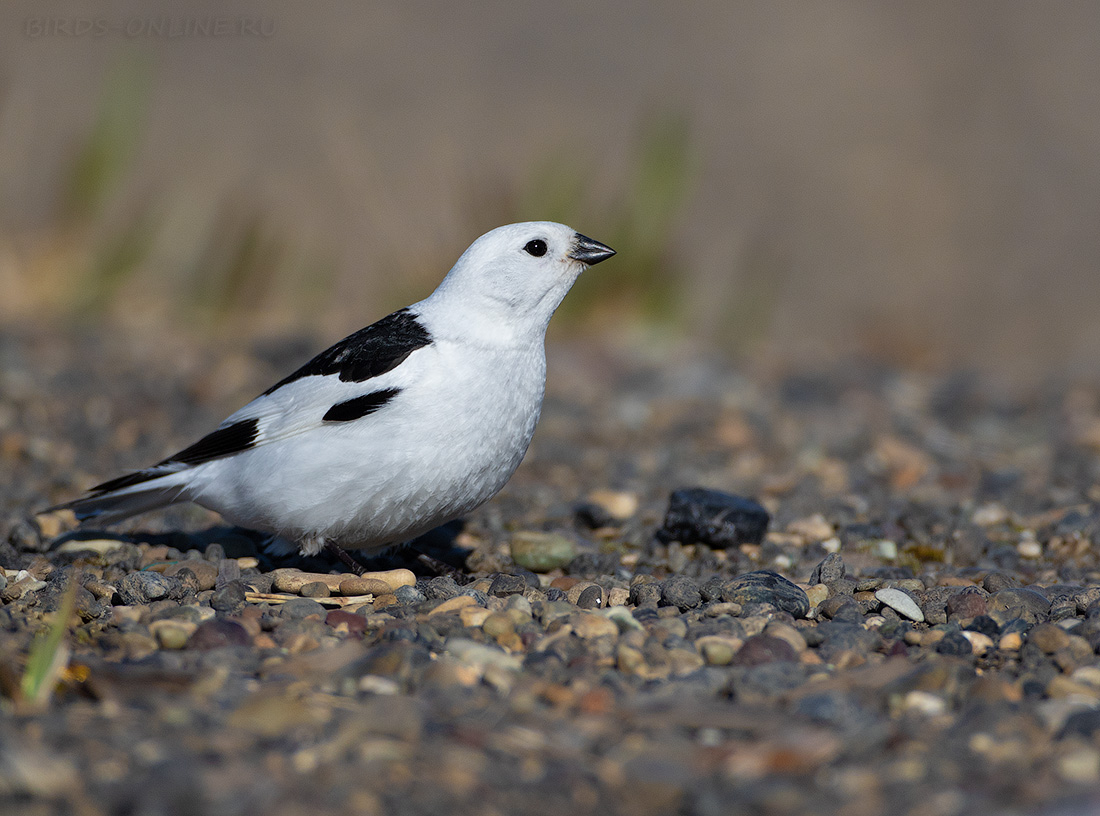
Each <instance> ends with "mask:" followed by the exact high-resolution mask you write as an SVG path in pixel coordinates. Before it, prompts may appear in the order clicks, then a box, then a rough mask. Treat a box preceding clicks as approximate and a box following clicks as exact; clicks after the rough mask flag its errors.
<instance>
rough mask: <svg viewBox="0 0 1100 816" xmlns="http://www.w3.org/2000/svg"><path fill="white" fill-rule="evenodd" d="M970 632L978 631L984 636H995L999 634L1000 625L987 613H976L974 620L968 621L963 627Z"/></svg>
mask: <svg viewBox="0 0 1100 816" xmlns="http://www.w3.org/2000/svg"><path fill="white" fill-rule="evenodd" d="M963 628H964V629H967V630H969V631H971V632H980V633H981V634H983V635H985V636H986V637H991V638H996V637H997V636H998V635H1000V634H1001V627H1000V626H998V625H997V621H995V620H993V618H991V617H989V615H978V617H976V618H974V620H972V621H970V623H968V624H967V625H966V626H964V627H963Z"/></svg>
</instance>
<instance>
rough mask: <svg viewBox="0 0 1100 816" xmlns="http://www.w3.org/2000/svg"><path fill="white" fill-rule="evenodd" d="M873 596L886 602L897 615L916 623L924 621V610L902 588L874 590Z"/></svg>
mask: <svg viewBox="0 0 1100 816" xmlns="http://www.w3.org/2000/svg"><path fill="white" fill-rule="evenodd" d="M875 598H877V599H878V600H879V601H881V602H882V603H884V604H886V605H887V606H888V607H890V608H891V609H893V610H894V611H895V612H897V613H898V614H899V615H903V616H905V617H907V618H909V620H912V621H916V622H917V623H923V622H924V612H922V611H921V608H920V607H919V606H918V605H917V602H916V601H914V600H913V598H912V597H911V596H910V595H909V593H907V592H905V591H904V590H901V589H896V588H893V587H887V588H886V589H880V590H878V591H876V592H875Z"/></svg>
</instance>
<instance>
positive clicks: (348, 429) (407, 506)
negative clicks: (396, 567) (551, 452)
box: [191, 339, 546, 549]
mask: <svg viewBox="0 0 1100 816" xmlns="http://www.w3.org/2000/svg"><path fill="white" fill-rule="evenodd" d="M545 373H546V363H545V355H544V352H543V348H542V343H541V342H539V343H534V344H529V345H526V346H524V347H521V348H510V347H499V346H492V345H490V346H479V347H475V348H471V347H470V346H469V345H468V344H463V343H459V342H455V341H449V340H446V339H438V340H436V342H433V343H432V345H429V346H426V347H424V348H421V349H418V350H416V351H414V352H413V353H412V354H411V355H410V356H409V358H408V359H407V360H406V361H405V362H404V363H402V365H400V366H399V367H398V368H396V369H394V370H393V371H391V372H388V373H386V374H384V375H382V376H379V377H376V378H373V379H370V380H367V381H365V382H362V383H342V382H338V381H337V380H336V378H331V379H330V380H329V381H327V382H324V383H321V382H319V380H321V379H322V378H318V377H307V378H304V379H302V380H300V381H299V382H298V383H293V384H291V385H290V386H287V387H286V393H284V394H282V396H281V399H283V400H287V401H289V402H291V403H293V411H290V412H284V413H280V412H279V411H275V410H274V406H272V405H268V406H267V408H266V410H267V411H268V412H269V413H270V414H271V415H272V416H271V420H270V423H269V425H268V428H267V429H266V430H267V431H268V432H269V434H270V435H272V436H275V435H281V434H285V436H279V438H275V439H274V440H273V441H270V442H267V443H262V444H260V445H258V446H257V447H256V448H254V449H252V450H249V451H245V452H243V453H241V454H239V455H236V456H234V457H230V458H226V459H221V460H216V461H213V462H210V463H209V464H208V465H206V466H204V472H203V473H202V474H196V478H195V479H194V480H193V482H192V485H193V486H192V493H193V495H192V496H191V498H192V499H193V500H194V501H197V502H198V503H200V504H203V505H205V506H207V507H209V508H211V509H214V510H217V511H218V512H220V513H222V515H224V516H226V517H227V518H229V519H231V520H233V521H234V522H236V523H238V524H241V525H243V526H249V527H255V528H260V529H264V530H268V531H271V532H274V533H278V534H280V535H283V536H287V537H289V538H294V539H300V538H303V537H306V536H314V535H323V536H326V537H328V538H331V539H333V540H335V541H336V542H338V543H339V544H341V546H345V547H352V548H355V547H361V548H366V549H372V548H375V547H380V546H382V545H385V544H389V543H392V542H395V541H401V540H405V539H408V538H411V537H414V536H416V535H419V534H420V533H423V532H426V531H427V530H429V529H431V528H433V527H435V526H437V525H438V524H441V523H443V522H445V521H448V520H450V519H452V518H455V517H457V516H460V515H462V514H464V513H466V512H468V511H469V510H471V509H473V508H474V507H477V506H478V505H480V504H481V503H483V502H484V501H486V500H487V499H488V498H490V497H491V496H492V495H493V494H495V493H496V492H497V491H498V490H500V488H501V487H503V486H504V484H505V483H506V482H507V481H508V479H509V478H510V477H511V475H512V473H513V472H514V471H515V469H516V467H518V465H519V463H520V461H521V460H522V458H523V455H524V453H525V452H526V450H527V446H528V444H529V443H530V441H531V436H532V434H533V433H534V429H535V424H536V422H537V421H538V416H539V411H540V409H541V405H542V397H543V390H544V385H545ZM299 383H300V385H299ZM384 388H399V389H401V391H400V393H399V394H398V395H397V396H396V397H395V398H394V399H393V400H392V401H391V402H389V403H388V404H387V405H385V406H384V407H383V408H382V409H381V410H379V411H377V412H376V413H373V414H369V415H367V416H364V417H362V418H360V419H357V420H353V421H350V422H322V421H321V417H322V416H324V413H325V411H326V410H327V409H328V408H329V407H331V405H332V404H334V403H335V402H339V401H342V400H346V399H351V398H353V397H356V396H360V395H363V394H367V393H371V392H373V391H377V390H381V389H384ZM295 389H297V390H295ZM272 398H280V392H279V391H276V392H275V393H273V394H272V395H271V396H270V397H269V398H266V399H272ZM263 399H265V398H261V400H257V401H256V403H254V404H253V405H254V410H255V411H261V410H264V408H265V406H264V405H263V404H262V400H263ZM250 407H251V406H246V408H245V409H242V411H241V412H238V413H239V414H242V415H244V414H247V412H248V410H249V408H250ZM278 407H280V408H286V407H287V406H278ZM287 416H293V417H294V418H295V420H294V421H295V422H296V423H297V424H296V425H294V424H292V423H290V422H289V421H288V419H287ZM261 427H263V424H262V423H261Z"/></svg>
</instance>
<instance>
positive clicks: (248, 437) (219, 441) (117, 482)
mask: <svg viewBox="0 0 1100 816" xmlns="http://www.w3.org/2000/svg"><path fill="white" fill-rule="evenodd" d="M259 427H260V420H259V419H256V418H253V419H242V420H241V421H240V422H234V423H233V424H232V425H227V426H226V427H224V428H218V430H216V431H214V432H213V433H210V434H207V435H206V436H204V437H203V438H202V439H200V440H199V441H198V442H196V443H195V444H194V445H191V446H190V447H189V448H184V449H183V450H181V451H180V452H179V453H177V454H176V455H175V456H169V457H168V458H167V459H165V460H164V461H163V462H159V463H157V464H156V465H154V466H153V467H151V468H146V469H145V470H138V471H135V472H134V473H127V474H126V475H125V476H119V477H118V478H117V479H111V480H110V481H109V482H104V483H103V484H99V485H96V486H95V487H93V488H92V489H91V491H90V492H92V493H110V492H111V491H112V490H121V489H122V488H124V487H133V486H134V485H136V484H141V483H142V482H147V481H149V480H150V479H156V478H157V477H158V476H163V475H164V474H165V473H166V472H169V471H166V470H165V468H166V466H168V465H173V464H182V465H201V464H202V463H203V462H209V461H210V460H211V459H219V458H221V457H222V456H229V455H230V454H231V453H240V452H241V451H244V450H248V449H249V448H251V447H252V444H253V443H254V442H255V441H256V437H257V436H258V435H259Z"/></svg>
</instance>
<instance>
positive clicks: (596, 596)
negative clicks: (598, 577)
mask: <svg viewBox="0 0 1100 816" xmlns="http://www.w3.org/2000/svg"><path fill="white" fill-rule="evenodd" d="M577 606H578V607H580V608H581V609H599V608H600V607H602V606H603V589H601V588H600V587H598V586H590V587H588V589H586V590H584V592H582V593H581V594H580V596H578V598H577Z"/></svg>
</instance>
